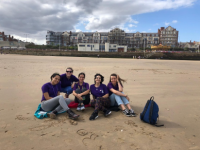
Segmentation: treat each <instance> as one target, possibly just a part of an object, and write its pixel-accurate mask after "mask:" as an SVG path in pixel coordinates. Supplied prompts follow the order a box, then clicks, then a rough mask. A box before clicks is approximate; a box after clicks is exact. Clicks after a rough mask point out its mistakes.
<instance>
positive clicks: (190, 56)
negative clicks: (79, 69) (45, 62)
mask: <svg viewBox="0 0 200 150" xmlns="http://www.w3.org/2000/svg"><path fill="white" fill-rule="evenodd" d="M1 51H2V52H3V53H10V54H20V55H38V56H70V57H97V56H98V55H99V57H103V58H133V56H135V57H139V56H140V57H141V58H146V59H172V60H200V53H191V52H182V53H162V52H145V53H144V52H126V53H125V52H121V53H120V52H78V51H58V50H1Z"/></svg>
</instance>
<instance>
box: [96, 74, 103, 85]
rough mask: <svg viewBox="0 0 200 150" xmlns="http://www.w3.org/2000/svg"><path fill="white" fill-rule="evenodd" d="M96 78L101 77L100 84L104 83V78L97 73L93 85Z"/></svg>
mask: <svg viewBox="0 0 200 150" xmlns="http://www.w3.org/2000/svg"><path fill="white" fill-rule="evenodd" d="M97 76H100V77H101V82H100V84H102V83H103V81H104V76H102V75H101V74H100V73H97V74H95V75H94V83H96V82H95V79H96V77H97Z"/></svg>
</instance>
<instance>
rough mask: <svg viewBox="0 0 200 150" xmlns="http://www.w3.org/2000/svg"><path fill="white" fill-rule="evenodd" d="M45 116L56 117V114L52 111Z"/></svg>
mask: <svg viewBox="0 0 200 150" xmlns="http://www.w3.org/2000/svg"><path fill="white" fill-rule="evenodd" d="M47 116H48V117H49V118H51V119H56V114H54V113H53V112H51V113H48V114H47Z"/></svg>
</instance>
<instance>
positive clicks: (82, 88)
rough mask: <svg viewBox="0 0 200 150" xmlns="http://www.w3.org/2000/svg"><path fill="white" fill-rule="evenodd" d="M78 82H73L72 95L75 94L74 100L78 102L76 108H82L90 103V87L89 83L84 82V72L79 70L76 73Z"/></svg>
mask: <svg viewBox="0 0 200 150" xmlns="http://www.w3.org/2000/svg"><path fill="white" fill-rule="evenodd" d="M78 79H79V82H78V83H75V85H74V87H73V95H74V96H75V102H76V103H79V104H78V107H77V110H78V111H79V110H84V109H85V106H84V105H87V104H89V103H90V94H89V93H90V89H89V84H88V83H86V82H84V79H85V73H83V72H81V73H79V75H78Z"/></svg>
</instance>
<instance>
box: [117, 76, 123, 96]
mask: <svg viewBox="0 0 200 150" xmlns="http://www.w3.org/2000/svg"><path fill="white" fill-rule="evenodd" d="M117 84H118V87H119V91H120V92H123V87H122V85H121V84H120V82H119V76H118V75H117Z"/></svg>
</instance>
